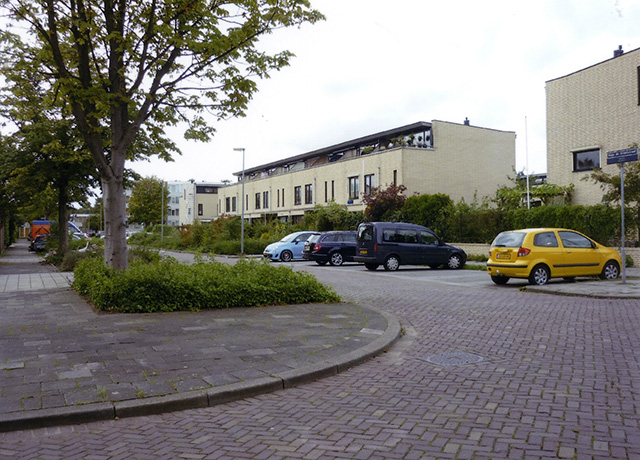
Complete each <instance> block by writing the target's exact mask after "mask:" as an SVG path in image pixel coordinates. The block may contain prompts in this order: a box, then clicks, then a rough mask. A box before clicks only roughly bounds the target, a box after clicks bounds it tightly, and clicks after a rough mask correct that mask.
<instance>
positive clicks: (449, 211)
mask: <svg viewBox="0 0 640 460" xmlns="http://www.w3.org/2000/svg"><path fill="white" fill-rule="evenodd" d="M400 216H401V218H402V220H403V221H405V222H411V223H414V224H418V225H424V226H425V227H429V228H430V229H431V230H433V231H434V232H436V234H438V235H439V236H440V237H441V238H444V239H445V240H450V238H451V237H452V236H453V233H452V231H451V229H452V226H453V221H454V217H455V206H454V205H453V201H452V200H451V198H450V197H449V195H445V194H443V193H436V194H434V195H416V196H411V197H409V198H407V201H406V202H405V203H404V207H403V208H402V211H401V212H400Z"/></svg>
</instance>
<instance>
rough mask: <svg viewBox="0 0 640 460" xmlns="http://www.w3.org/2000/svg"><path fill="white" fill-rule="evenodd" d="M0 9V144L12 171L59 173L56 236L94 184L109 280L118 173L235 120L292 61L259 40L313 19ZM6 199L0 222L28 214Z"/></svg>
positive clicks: (115, 247)
mask: <svg viewBox="0 0 640 460" xmlns="http://www.w3.org/2000/svg"><path fill="white" fill-rule="evenodd" d="M0 9H2V10H3V13H4V14H3V17H4V18H5V20H6V21H7V22H6V23H5V25H6V27H4V25H3V30H2V31H0V52H1V53H2V56H3V59H2V63H1V64H0V66H1V67H0V72H1V74H2V77H3V80H4V82H3V83H4V84H3V85H2V94H1V95H0V98H1V99H2V106H3V107H4V108H5V110H4V111H3V113H2V116H3V117H4V118H5V119H6V120H8V121H9V122H10V123H11V126H12V127H13V128H14V130H13V131H14V132H13V133H12V135H11V139H8V140H7V139H6V138H5V139H3V143H4V142H5V141H6V142H7V143H9V144H11V147H12V148H15V150H14V151H13V152H12V153H14V154H15V155H12V161H13V160H15V159H16V158H21V157H22V156H24V155H26V154H28V153H29V152H30V153H34V154H37V155H42V154H44V153H47V154H49V155H51V157H50V158H51V159H52V165H53V166H55V167H58V166H60V168H62V170H64V173H63V174H61V175H58V176H57V178H56V180H57V183H55V184H54V181H53V180H52V181H50V182H49V185H50V187H48V189H49V190H52V189H53V188H55V187H57V190H58V192H59V193H58V196H57V200H58V201H57V203H58V207H57V214H58V216H57V217H58V220H59V221H60V223H61V225H65V222H64V221H65V217H66V214H67V210H68V202H69V200H71V199H73V196H74V195H73V193H72V192H71V191H72V190H75V189H76V188H79V189H81V186H80V183H82V184H83V186H84V184H85V183H84V182H83V181H84V180H85V179H86V178H92V180H93V181H95V182H99V184H100V187H101V189H102V195H103V206H104V217H105V220H104V226H105V231H106V238H105V260H106V262H107V264H108V265H110V266H112V267H114V268H117V269H126V268H127V264H128V259H127V245H126V235H125V222H126V215H125V195H124V190H125V181H126V170H125V161H126V160H137V159H141V158H145V157H150V156H153V155H157V156H159V157H161V158H163V159H165V160H171V158H172V155H174V154H175V153H179V151H178V148H177V147H176V145H175V143H174V142H173V141H172V140H171V139H169V138H168V137H167V136H166V134H165V128H166V127H168V126H175V125H177V124H178V123H186V125H187V129H186V134H185V135H186V137H188V138H191V139H198V140H203V141H206V140H208V139H209V138H210V137H211V136H212V135H213V133H214V131H215V129H214V127H213V126H212V125H211V124H210V123H209V122H208V120H207V116H208V115H211V116H212V118H213V119H215V120H221V119H224V118H228V117H237V116H242V115H244V112H245V110H246V109H247V105H248V103H249V101H250V100H251V98H252V95H253V94H254V93H255V91H257V80H259V79H262V78H268V77H269V75H270V74H271V72H273V71H276V70H279V69H280V68H282V67H284V66H286V65H288V64H289V61H290V59H291V57H292V54H291V53H290V52H288V51H281V52H275V53H268V52H265V51H263V50H261V49H260V48H259V46H258V45H259V38H260V37H261V36H263V35H266V34H269V33H271V32H272V31H274V30H276V29H279V28H283V27H292V26H296V25H300V24H303V23H307V22H309V23H315V22H316V21H319V20H321V19H323V16H322V14H320V13H319V12H318V11H316V10H314V9H312V8H311V6H310V4H309V2H308V0H281V1H277V2H274V1H271V0H234V1H231V2H225V3H224V4H218V3H216V4H212V3H211V2H207V1H204V0H202V1H200V0H192V1H189V2H172V1H155V0H153V1H148V0H140V1H137V2H131V1H128V0H88V1H83V2H58V1H53V0H32V1H29V2H24V1H22V0H0ZM14 32H16V33H14ZM51 133H55V135H54V137H55V139H53V140H52V139H47V136H48V135H49V134H51ZM1 155H2V156H3V157H4V156H5V151H4V150H3V151H2V153H1ZM2 163H4V158H3V159H2ZM36 163H37V162H36ZM85 166H87V167H88V168H89V170H90V171H89V170H86V169H83V168H84V167H85ZM76 168H79V169H76ZM9 169H11V168H9ZM37 169H38V172H39V173H40V172H42V171H43V170H47V168H40V167H37ZM53 169H55V168H53ZM0 174H2V175H1V176H0V184H3V185H2V186H3V187H4V186H5V185H6V186H9V184H8V183H9V182H10V181H13V180H14V177H13V171H7V170H3V171H0ZM65 181H68V183H66V182H65ZM91 185H93V184H91ZM9 187H10V188H11V190H12V191H13V192H14V193H15V195H11V193H9V194H8V195H3V196H6V197H7V198H6V200H5V199H3V200H2V202H0V205H2V209H1V210H0V219H4V220H5V221H6V220H7V219H8V218H9V217H8V216H11V215H14V214H15V212H16V211H15V210H14V209H13V208H12V206H28V203H36V202H37V200H35V199H33V200H30V199H29V195H28V194H27V196H26V197H23V196H21V195H20V194H21V192H22V191H21V190H20V187H19V186H16V185H11V186H9ZM23 200H24V201H23ZM5 201H6V203H5ZM3 228H4V225H3ZM63 228H65V227H63ZM62 233H64V232H62ZM61 243H64V241H61Z"/></svg>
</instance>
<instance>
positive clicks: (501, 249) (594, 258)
mask: <svg viewBox="0 0 640 460" xmlns="http://www.w3.org/2000/svg"><path fill="white" fill-rule="evenodd" d="M621 264H622V260H621V259H620V256H619V255H618V252H617V251H616V250H614V249H611V248H608V247H606V246H603V245H601V244H598V243H596V242H595V241H593V240H592V239H590V238H588V237H586V236H584V235H583V234H582V233H579V232H576V231H575V230H568V229H565V228H527V229H523V230H513V231H508V232H502V233H500V234H499V235H498V236H496V238H495V239H494V240H493V243H491V250H490V252H489V260H488V261H487V271H488V272H489V275H491V280H492V281H493V282H494V283H496V284H506V283H507V281H509V279H510V278H524V279H528V280H529V283H531V284H538V285H543V284H546V283H547V282H548V281H549V279H550V278H567V279H572V278H574V277H576V276H600V278H602V279H615V278H617V277H618V276H619V275H620V267H621Z"/></svg>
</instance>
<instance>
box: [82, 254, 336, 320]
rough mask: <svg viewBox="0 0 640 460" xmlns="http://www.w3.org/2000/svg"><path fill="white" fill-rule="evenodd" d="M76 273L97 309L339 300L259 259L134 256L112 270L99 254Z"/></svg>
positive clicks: (315, 283)
mask: <svg viewBox="0 0 640 460" xmlns="http://www.w3.org/2000/svg"><path fill="white" fill-rule="evenodd" d="M74 275H75V276H74V278H75V281H74V283H73V287H74V288H75V289H76V290H77V291H78V292H79V293H80V294H81V295H83V296H86V297H87V298H88V299H89V300H90V301H91V302H92V303H93V304H94V305H95V306H96V307H97V308H98V309H100V310H103V311H110V312H120V313H149V312H161V311H162V312H168V311H184V310H190V311H199V310H207V309H213V308H230V307H249V306H256V305H275V304H296V303H310V302H313V303H315V302H339V301H340V298H339V297H338V295H337V294H335V293H334V292H333V291H332V290H331V289H330V288H327V287H325V286H324V285H322V284H321V283H320V282H319V281H318V280H317V279H316V278H315V277H314V276H313V275H310V274H307V273H298V272H294V271H293V270H292V269H290V268H287V267H285V266H277V267H276V266H273V265H271V264H269V263H268V262H266V261H262V260H259V261H255V260H251V261H249V260H240V261H238V262H237V263H236V264H235V265H227V264H223V263H220V262H198V263H196V264H193V265H184V264H180V263H177V262H176V261H175V260H168V261H162V262H160V263H145V262H143V261H138V260H136V261H134V262H132V263H131V264H130V267H129V270H126V271H116V270H113V269H110V268H107V267H106V266H105V264H104V261H103V260H102V259H87V260H83V261H81V262H79V264H78V266H77V268H76V270H75V272H74Z"/></svg>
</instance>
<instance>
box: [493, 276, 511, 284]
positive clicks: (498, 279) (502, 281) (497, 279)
mask: <svg viewBox="0 0 640 460" xmlns="http://www.w3.org/2000/svg"><path fill="white" fill-rule="evenodd" d="M491 281H493V282H494V283H496V284H499V285H503V284H507V282H508V281H509V277H508V276H502V275H498V276H493V275H492V276H491Z"/></svg>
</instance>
